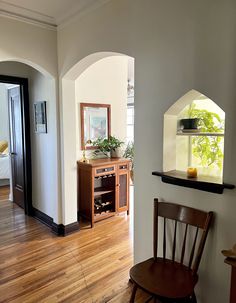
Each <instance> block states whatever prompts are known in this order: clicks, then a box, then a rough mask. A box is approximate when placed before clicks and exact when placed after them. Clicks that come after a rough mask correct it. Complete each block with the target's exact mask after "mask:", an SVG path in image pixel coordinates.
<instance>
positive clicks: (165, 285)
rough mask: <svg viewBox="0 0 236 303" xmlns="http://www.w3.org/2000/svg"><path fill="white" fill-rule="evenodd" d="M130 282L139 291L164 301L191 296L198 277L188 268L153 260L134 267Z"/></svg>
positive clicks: (174, 263) (160, 259)
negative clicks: (134, 284)
mask: <svg viewBox="0 0 236 303" xmlns="http://www.w3.org/2000/svg"><path fill="white" fill-rule="evenodd" d="M130 278H131V280H132V281H133V282H134V283H136V284H137V285H138V287H140V288H141V289H143V290H145V291H147V292H149V293H151V294H155V295H156V296H157V297H159V298H160V299H161V298H166V299H181V298H188V297H189V296H191V295H192V294H193V291H194V286H195V285H196V283H197V280H198V276H197V275H196V274H195V275H193V273H192V270H190V269H188V267H186V266H184V265H181V264H179V263H177V262H173V261H171V260H168V259H165V260H164V259H162V258H157V259H156V261H155V260H154V258H151V259H148V260H146V261H144V262H141V263H138V264H136V265H134V266H133V267H132V268H131V269H130Z"/></svg>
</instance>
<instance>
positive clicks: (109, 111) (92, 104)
mask: <svg viewBox="0 0 236 303" xmlns="http://www.w3.org/2000/svg"><path fill="white" fill-rule="evenodd" d="M86 107H95V108H100V107H101V108H106V109H107V130H108V137H109V136H110V135H111V105H110V104H99V103H80V123H81V149H82V150H84V149H86V150H87V149H96V147H95V146H85V138H84V130H85V125H84V111H85V108H86Z"/></svg>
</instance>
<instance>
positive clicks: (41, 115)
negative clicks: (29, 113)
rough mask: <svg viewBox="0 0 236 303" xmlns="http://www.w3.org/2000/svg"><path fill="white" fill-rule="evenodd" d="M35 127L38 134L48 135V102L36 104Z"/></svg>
mask: <svg viewBox="0 0 236 303" xmlns="http://www.w3.org/2000/svg"><path fill="white" fill-rule="evenodd" d="M34 125H35V132H36V133H47V115H46V101H39V102H35V103H34Z"/></svg>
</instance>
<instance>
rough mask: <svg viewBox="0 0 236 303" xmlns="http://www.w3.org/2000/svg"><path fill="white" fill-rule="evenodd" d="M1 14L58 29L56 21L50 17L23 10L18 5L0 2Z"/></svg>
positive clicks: (26, 9)
mask: <svg viewBox="0 0 236 303" xmlns="http://www.w3.org/2000/svg"><path fill="white" fill-rule="evenodd" d="M0 13H1V15H4V16H5V17H10V18H14V19H18V20H21V21H24V22H27V21H28V23H29V22H30V23H31V24H32V23H34V24H36V25H37V24H44V25H48V26H51V27H56V20H55V19H54V18H53V17H51V16H48V15H45V14H41V13H39V12H37V11H34V10H31V9H28V8H23V7H20V6H18V5H14V4H10V3H7V2H5V1H3V0H1V1H0Z"/></svg>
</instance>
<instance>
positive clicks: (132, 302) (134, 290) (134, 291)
mask: <svg viewBox="0 0 236 303" xmlns="http://www.w3.org/2000/svg"><path fill="white" fill-rule="evenodd" d="M137 289H138V287H137V285H136V284H135V283H134V287H133V291H132V295H131V298H130V300H129V303H134V299H135V295H136V291H137Z"/></svg>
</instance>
